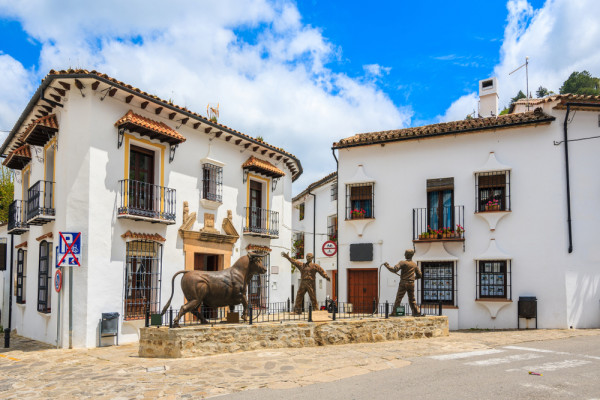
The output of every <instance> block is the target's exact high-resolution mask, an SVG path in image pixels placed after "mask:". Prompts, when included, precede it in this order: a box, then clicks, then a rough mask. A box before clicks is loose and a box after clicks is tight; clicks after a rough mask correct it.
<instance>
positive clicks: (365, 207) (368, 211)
mask: <svg viewBox="0 0 600 400" xmlns="http://www.w3.org/2000/svg"><path fill="white" fill-rule="evenodd" d="M374 186H375V185H374V184H373V183H355V184H350V185H346V219H362V218H375V211H374V201H373V200H374V195H375V193H374Z"/></svg>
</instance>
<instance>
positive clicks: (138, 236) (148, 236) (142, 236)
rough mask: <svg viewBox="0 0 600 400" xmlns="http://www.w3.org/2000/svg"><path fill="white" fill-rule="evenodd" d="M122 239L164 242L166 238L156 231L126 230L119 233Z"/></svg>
mask: <svg viewBox="0 0 600 400" xmlns="http://www.w3.org/2000/svg"><path fill="white" fill-rule="evenodd" d="M121 237H122V238H123V239H134V240H154V241H157V242H164V241H166V240H167V239H165V238H164V237H162V236H161V235H159V234H158V233H139V232H131V231H127V232H125V233H124V234H122V235H121Z"/></svg>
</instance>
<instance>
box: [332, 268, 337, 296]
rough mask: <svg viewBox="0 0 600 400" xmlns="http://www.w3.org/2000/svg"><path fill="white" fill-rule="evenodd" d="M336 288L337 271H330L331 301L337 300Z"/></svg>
mask: <svg viewBox="0 0 600 400" xmlns="http://www.w3.org/2000/svg"><path fill="white" fill-rule="evenodd" d="M336 288H337V271H331V299H332V300H337V295H336Z"/></svg>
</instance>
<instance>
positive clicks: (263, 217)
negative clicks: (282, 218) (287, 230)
mask: <svg viewBox="0 0 600 400" xmlns="http://www.w3.org/2000/svg"><path fill="white" fill-rule="evenodd" d="M244 211H245V218H244V233H256V234H259V235H264V236H279V213H278V212H276V211H271V210H267V209H264V208H258V207H244Z"/></svg>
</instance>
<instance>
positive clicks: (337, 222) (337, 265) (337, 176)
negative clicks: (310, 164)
mask: <svg viewBox="0 0 600 400" xmlns="http://www.w3.org/2000/svg"><path fill="white" fill-rule="evenodd" d="M331 154H333V158H335V186H336V193H337V196H336V200H335V225H336V226H335V230H336V231H337V248H338V251H337V252H336V253H335V269H336V272H335V299H336V301H339V297H338V292H339V290H340V289H339V287H340V285H339V281H340V279H339V278H340V209H339V200H340V163H339V161H338V159H337V157H336V156H335V149H333V148H332V149H331Z"/></svg>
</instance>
